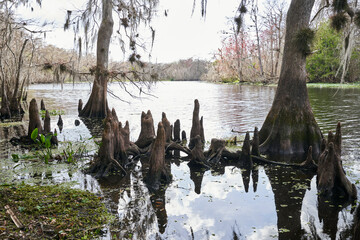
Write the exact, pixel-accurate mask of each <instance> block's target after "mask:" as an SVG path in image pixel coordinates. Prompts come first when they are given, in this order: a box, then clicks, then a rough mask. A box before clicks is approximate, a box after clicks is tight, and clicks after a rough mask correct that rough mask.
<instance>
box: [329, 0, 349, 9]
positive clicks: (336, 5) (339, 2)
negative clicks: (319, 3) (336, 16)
mask: <svg viewBox="0 0 360 240" xmlns="http://www.w3.org/2000/svg"><path fill="white" fill-rule="evenodd" d="M332 7H333V9H334V11H335V12H341V11H342V10H345V9H346V8H347V7H348V2H347V0H334V1H333V4H332Z"/></svg>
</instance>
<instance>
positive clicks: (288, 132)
mask: <svg viewBox="0 0 360 240" xmlns="http://www.w3.org/2000/svg"><path fill="white" fill-rule="evenodd" d="M314 2H315V0H292V1H291V4H290V7H289V10H288V13H287V18H286V35H285V45H284V56H283V61H282V66H281V72H280V79H279V83H278V87H277V90H276V94H275V98H274V101H273V104H272V107H271V109H270V112H269V113H268V115H267V117H266V119H265V122H264V124H263V126H262V128H261V131H260V143H261V151H262V152H263V153H281V154H293V153H304V152H306V151H307V150H308V148H309V147H310V146H312V149H313V153H314V155H317V154H319V152H320V143H321V139H322V133H321V131H320V129H319V127H318V125H317V123H316V120H315V118H314V114H313V112H312V109H311V106H310V102H309V97H308V92H307V88H306V70H305V65H306V55H307V54H308V53H309V52H308V48H309V46H308V41H309V40H310V39H309V38H311V35H313V34H311V30H310V29H309V21H310V15H311V11H312V8H313V6H314ZM301 43H302V44H301ZM301 47H302V48H301Z"/></svg>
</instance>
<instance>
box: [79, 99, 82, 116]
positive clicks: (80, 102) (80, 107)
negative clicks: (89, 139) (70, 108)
mask: <svg viewBox="0 0 360 240" xmlns="http://www.w3.org/2000/svg"><path fill="white" fill-rule="evenodd" d="M82 108H83V101H82V100H81V99H79V103H78V114H80V112H81V110H82Z"/></svg>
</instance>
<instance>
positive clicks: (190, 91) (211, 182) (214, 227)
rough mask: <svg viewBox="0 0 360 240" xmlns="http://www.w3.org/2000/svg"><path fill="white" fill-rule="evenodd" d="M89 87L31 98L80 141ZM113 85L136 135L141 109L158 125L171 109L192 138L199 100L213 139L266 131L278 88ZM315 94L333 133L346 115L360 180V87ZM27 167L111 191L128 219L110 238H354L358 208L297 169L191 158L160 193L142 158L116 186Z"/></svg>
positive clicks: (348, 163) (46, 90)
mask: <svg viewBox="0 0 360 240" xmlns="http://www.w3.org/2000/svg"><path fill="white" fill-rule="evenodd" d="M89 89H90V86H89V84H80V85H75V86H74V87H73V86H72V85H71V84H68V85H65V87H64V90H62V91H61V90H60V87H59V86H52V85H35V86H32V87H31V90H30V93H29V100H30V99H31V98H33V97H36V98H37V99H38V102H40V99H41V98H43V99H44V100H45V104H46V106H47V108H48V109H56V110H60V109H61V110H64V111H65V112H66V113H65V114H64V115H63V116H62V118H63V121H64V129H63V131H62V132H61V133H60V134H59V139H60V140H61V141H64V140H67V141H77V140H79V139H80V136H81V137H82V138H83V139H86V138H89V137H91V132H90V131H89V130H88V129H87V128H86V126H85V124H83V123H82V124H80V126H79V127H75V126H74V120H75V119H77V118H78V117H77V102H78V99H79V98H82V99H83V100H84V102H86V99H87V98H88V96H89ZM111 89H112V90H113V91H114V92H116V93H118V94H119V95H120V96H121V97H122V98H123V100H126V101H131V104H128V103H125V102H122V101H119V100H117V99H113V98H110V99H109V105H110V106H112V107H114V108H115V109H116V111H117V115H118V117H119V119H120V121H123V122H124V121H125V120H129V122H130V131H131V132H130V137H131V139H132V140H136V138H137V136H138V134H139V132H140V115H141V111H147V110H148V109H150V110H151V111H152V114H153V117H154V122H155V123H157V122H158V121H160V119H161V112H163V111H164V112H166V114H167V117H168V119H169V120H170V122H175V120H176V119H178V118H179V119H180V121H181V128H182V129H184V130H185V131H186V132H187V134H189V133H190V128H191V117H192V110H193V101H194V99H195V98H197V99H199V102H200V115H201V116H204V129H205V138H206V139H207V140H210V139H211V138H214V137H216V138H230V137H233V136H235V133H233V132H231V130H236V131H240V132H245V131H251V130H253V129H254V127H255V126H257V127H259V128H260V127H261V124H262V122H263V121H264V119H265V117H266V114H267V112H268V111H269V109H270V107H271V104H272V98H273V96H274V94H275V88H274V87H259V86H232V85H217V84H209V83H200V82H164V83H163V82H161V83H158V84H157V85H156V86H154V87H153V92H152V94H153V95H155V96H156V98H154V97H146V98H142V99H131V98H130V97H129V96H128V95H126V94H125V93H124V91H123V90H121V89H120V88H119V86H118V85H117V84H113V85H112V87H111ZM134 91H137V90H134ZM335 93H336V95H335V96H334V94H335ZM309 96H310V98H311V104H312V107H313V110H314V113H315V115H316V118H317V121H318V122H319V125H320V127H321V128H322V130H323V132H324V133H327V131H328V130H334V129H335V126H336V122H337V121H341V122H342V123H343V152H344V154H343V160H344V168H345V170H346V171H347V172H348V175H349V178H350V179H351V181H352V182H355V181H356V180H358V179H360V166H359V164H358V161H359V157H358V156H359V152H360V150H359V149H360V144H359V142H360V141H359V140H360V130H359V129H360V123H359V121H358V118H359V116H360V110H359V108H358V107H357V105H356V103H358V102H359V100H360V97H359V96H360V91H359V90H357V89H349V90H344V89H340V90H339V91H338V92H336V89H335V90H333V89H309ZM56 122H57V118H52V122H51V123H52V126H53V127H54V126H56ZM2 165H3V166H2V171H5V170H4V169H5V168H6V167H5V165H4V163H2ZM8 165H11V162H8ZM19 168H20V169H21V168H24V169H26V171H24V172H21V171H20V169H19V170H18V171H19V172H21V173H19V177H18V178H20V179H27V178H30V177H34V176H35V177H37V179H40V182H41V183H43V184H46V183H49V182H50V183H60V182H69V181H75V182H77V183H76V185H75V186H76V187H79V188H82V189H88V190H90V191H93V192H101V193H102V194H104V196H105V199H107V204H108V206H109V208H110V209H111V211H112V212H114V213H116V214H117V215H118V216H119V218H120V221H119V222H118V223H117V224H115V226H114V227H112V228H111V233H108V235H107V237H105V238H110V236H116V237H118V238H120V237H127V236H129V234H131V235H132V236H133V238H134V239H155V238H157V237H159V236H160V237H162V238H165V239H191V238H192V237H194V238H195V239H236V237H237V239H271V238H274V239H277V238H279V239H290V238H296V239H298V238H301V237H302V236H306V237H311V236H313V235H312V234H317V235H318V236H319V237H321V238H325V239H326V238H331V237H335V238H339V237H340V233H341V234H344V235H345V236H346V234H348V233H347V229H349V225H351V223H352V214H351V213H350V211H349V210H350V209H351V206H340V207H338V206H335V207H330V206H328V205H329V204H327V205H326V204H325V205H324V204H321V203H320V204H319V202H318V199H317V194H316V193H317V191H316V177H314V176H312V175H307V174H305V173H302V172H301V171H294V170H292V169H288V168H280V167H263V166H259V167H258V168H256V169H251V170H250V169H249V170H248V171H244V170H241V169H239V168H237V167H234V166H228V167H225V168H223V169H218V171H206V172H205V173H204V172H190V170H189V167H188V166H187V164H186V163H175V162H174V163H172V164H171V171H172V174H173V182H172V183H171V184H170V185H169V186H168V187H167V188H166V191H165V192H160V193H158V194H155V195H150V194H149V191H148V190H147V188H146V186H145V185H144V183H143V182H142V174H143V173H142V170H141V168H140V164H139V166H138V167H137V170H136V171H135V172H134V173H132V174H131V175H129V176H128V177H126V178H125V179H122V180H121V181H119V180H118V179H117V180H116V179H115V180H114V179H113V180H112V181H107V182H104V181H100V182H98V181H97V180H95V179H93V178H92V177H91V176H87V175H84V174H82V173H81V172H79V171H77V170H76V168H71V167H69V166H67V165H66V164H61V165H58V166H53V170H52V171H50V172H49V173H48V174H46V171H45V173H41V172H42V171H43V169H44V168H41V167H40V168H39V167H38V166H36V167H34V169H32V168H31V167H29V165H24V166H19ZM69 168H70V171H69ZM69 172H70V173H69ZM37 173H38V174H40V173H41V175H40V176H36V174H37ZM254 183H255V184H254ZM358 189H359V188H358ZM254 190H256V191H254ZM318 209H320V210H318ZM314 229H315V230H314Z"/></svg>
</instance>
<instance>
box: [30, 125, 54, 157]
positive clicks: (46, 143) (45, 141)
mask: <svg viewBox="0 0 360 240" xmlns="http://www.w3.org/2000/svg"><path fill="white" fill-rule="evenodd" d="M53 136H56V133H55V134H47V135H46V136H45V135H44V134H40V135H39V130H38V128H35V129H34V130H33V131H32V133H31V139H32V140H33V141H34V142H35V143H36V144H37V145H38V147H39V149H40V151H39V152H38V153H39V156H40V158H41V159H43V160H44V161H45V163H46V164H48V163H49V160H50V159H52V158H53V154H52V149H51V138H52V137H53ZM39 138H40V140H39Z"/></svg>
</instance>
